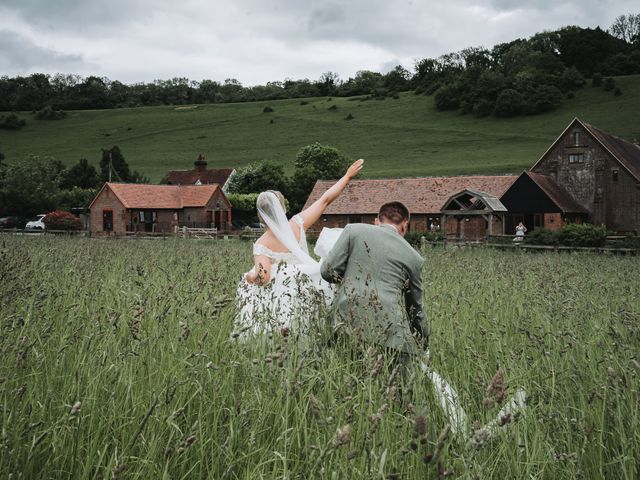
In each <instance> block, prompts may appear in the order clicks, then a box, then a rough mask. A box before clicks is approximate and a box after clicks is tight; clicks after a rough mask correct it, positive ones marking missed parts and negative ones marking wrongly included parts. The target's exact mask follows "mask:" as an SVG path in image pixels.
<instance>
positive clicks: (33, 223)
mask: <svg viewBox="0 0 640 480" xmlns="http://www.w3.org/2000/svg"><path fill="white" fill-rule="evenodd" d="M46 216H47V214H46V213H41V214H40V215H36V217H35V218H32V219H31V220H29V221H28V222H27V224H26V225H25V227H24V228H25V230H44V229H45V226H44V222H43V221H42V220H44V217H46Z"/></svg>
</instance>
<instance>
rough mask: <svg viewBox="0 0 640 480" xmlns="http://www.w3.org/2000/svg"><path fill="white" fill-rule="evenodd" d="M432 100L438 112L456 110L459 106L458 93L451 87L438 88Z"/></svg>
mask: <svg viewBox="0 0 640 480" xmlns="http://www.w3.org/2000/svg"><path fill="white" fill-rule="evenodd" d="M433 99H434V101H435V103H436V108H437V109H438V110H456V109H457V108H458V107H459V106H460V99H459V98H458V91H457V89H456V88H455V87H454V86H453V85H445V86H443V87H440V88H439V89H438V91H437V92H435V94H434V95H433Z"/></svg>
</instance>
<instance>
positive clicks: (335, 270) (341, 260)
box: [320, 225, 351, 283]
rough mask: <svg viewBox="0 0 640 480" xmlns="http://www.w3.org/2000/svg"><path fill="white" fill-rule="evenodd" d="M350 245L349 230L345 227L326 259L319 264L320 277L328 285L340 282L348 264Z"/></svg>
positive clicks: (348, 227) (348, 226)
mask: <svg viewBox="0 0 640 480" xmlns="http://www.w3.org/2000/svg"><path fill="white" fill-rule="evenodd" d="M350 244H351V228H350V225H347V226H346V227H345V229H344V230H343V231H342V234H340V237H338V240H337V241H336V244H335V245H334V246H333V248H332V249H331V251H330V252H329V254H328V255H327V257H326V258H324V259H323V260H322V263H321V264H320V275H322V278H324V279H325V280H326V281H327V282H329V283H338V282H340V281H341V280H342V276H343V275H344V272H345V270H346V269H347V263H348V262H349V249H350Z"/></svg>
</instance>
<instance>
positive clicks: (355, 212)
mask: <svg viewBox="0 0 640 480" xmlns="http://www.w3.org/2000/svg"><path fill="white" fill-rule="evenodd" d="M333 183H334V182H333V181H325V180H320V181H318V182H317V183H316V185H315V186H314V188H313V191H312V192H311V194H310V196H309V199H308V200H307V203H306V205H305V207H306V206H308V205H310V204H311V203H313V202H314V201H315V200H317V199H318V198H319V197H320V195H322V193H323V192H324V191H326V190H327V189H328V188H329V187H330V186H331V185H332V184H333ZM394 200H398V201H401V202H403V203H405V204H406V205H407V207H408V208H409V210H410V211H411V215H412V216H411V223H410V231H414V232H426V231H428V230H430V226H431V225H436V226H437V227H438V229H440V225H442V230H443V231H444V232H445V233H446V234H447V237H449V238H458V239H465V240H478V239H482V238H486V237H487V236H488V235H496V234H500V233H505V234H512V233H514V231H515V226H516V225H517V224H518V223H519V222H523V223H524V224H525V226H526V227H527V229H528V230H529V231H532V230H535V229H536V228H541V227H544V228H548V229H559V228H562V227H563V226H564V225H566V224H567V223H582V222H590V223H594V224H596V225H605V226H606V227H607V228H608V229H609V230H611V231H614V232H619V233H632V234H638V233H640V147H639V146H638V145H636V144H634V143H631V142H628V141H626V140H623V139H621V138H619V137H616V136H614V135H611V134H609V133H606V132H603V131H602V130H600V129H598V128H596V127H594V126H592V125H589V124H588V123H585V122H582V121H581V120H579V119H577V118H576V119H574V120H573V121H572V122H571V123H570V124H569V125H568V126H567V128H566V129H565V130H564V131H563V132H562V133H561V134H560V136H559V137H558V138H557V139H556V140H555V141H554V142H553V143H552V144H551V146H550V147H549V148H548V149H547V151H546V152H545V153H544V154H543V155H542V157H541V158H540V159H539V160H538V161H537V162H536V163H535V164H534V165H533V167H532V168H531V169H530V171H525V172H523V173H522V174H521V175H519V176H514V175H500V176H466V177H464V176H461V177H432V178H431V177H430V178H401V179H378V180H354V181H352V182H351V183H350V184H349V185H347V187H346V188H345V191H344V192H343V194H342V195H341V196H340V197H339V198H338V199H337V200H336V201H335V202H334V203H333V204H331V205H330V206H329V207H328V208H327V210H326V211H325V215H324V216H323V217H322V219H321V220H320V221H319V222H318V224H316V225H315V228H316V229H320V228H322V227H324V226H327V227H342V226H344V225H346V224H347V223H355V222H364V223H372V222H373V221H374V219H375V217H376V215H377V212H378V209H379V208H380V206H381V205H382V204H384V203H386V202H390V201H394Z"/></svg>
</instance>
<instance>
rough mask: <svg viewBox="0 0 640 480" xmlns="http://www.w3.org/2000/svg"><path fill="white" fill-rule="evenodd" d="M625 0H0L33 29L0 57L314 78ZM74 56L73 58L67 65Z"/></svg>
mask: <svg viewBox="0 0 640 480" xmlns="http://www.w3.org/2000/svg"><path fill="white" fill-rule="evenodd" d="M636 2H637V0H617V1H613V0H600V1H597V0H581V1H579V2H578V0H567V1H566V2H558V1H557V0H446V1H445V2H440V1H434V0H397V1H388V0H350V1H344V0H306V1H304V2H301V1H299V0H234V1H231V2H230V1H228V0H179V1H175V0H0V30H1V29H2V28H7V29H11V30H15V31H18V32H20V33H22V34H23V35H24V36H26V37H27V38H32V39H38V41H37V43H38V44H37V45H31V47H29V48H30V49H31V51H32V53H30V54H29V55H27V56H26V57H25V56H24V55H22V54H14V53H12V52H9V51H8V47H7V46H6V45H2V46H0V51H2V52H5V51H7V53H2V54H0V55H2V57H0V67H1V68H2V69H3V70H4V71H16V70H17V69H28V68H31V67H29V66H28V65H29V64H31V65H33V64H35V63H41V64H46V65H49V67H48V68H50V69H51V70H54V71H65V70H67V71H69V70H74V71H78V70H80V71H79V72H78V73H84V74H86V73H97V74H100V75H105V76H108V77H110V78H114V79H116V78H117V79H121V80H123V81H128V82H132V81H149V80H152V79H154V78H166V77H172V76H188V77H190V78H215V79H218V80H222V79H224V78H228V77H233V78H238V79H239V80H240V81H242V82H243V83H245V84H254V83H264V82H266V81H269V80H278V79H283V78H286V77H290V78H305V77H307V78H318V77H319V76H320V74H321V73H322V72H325V71H328V70H331V71H335V72H337V73H339V75H340V76H341V78H348V77H349V76H352V75H353V74H355V72H356V71H358V70H367V69H368V70H379V69H380V68H382V69H383V70H388V69H390V68H393V67H394V66H395V65H396V64H398V63H400V64H402V65H404V66H405V68H408V69H411V68H412V66H413V61H414V60H416V59H420V58H424V57H435V56H438V55H441V54H443V53H447V52H450V51H455V50H460V49H462V48H465V47H469V46H479V45H484V46H485V47H491V46H493V45H494V44H496V43H500V42H504V41H508V40H512V39H514V38H518V37H520V38H522V37H527V36H530V35H532V34H533V33H535V32H539V31H542V30H545V29H554V28H558V27H561V26H564V25H572V24H573V25H576V24H577V25H581V26H592V27H593V26H596V25H600V26H601V27H603V28H607V27H608V26H609V25H610V23H611V22H612V21H613V19H614V18H615V17H616V16H617V15H619V14H621V13H626V12H628V11H635V10H637V6H636ZM3 12H7V13H8V15H3ZM3 16H4V18H3ZM8 18H14V19H16V21H17V22H18V23H20V24H19V25H14V24H13V23H10V22H11V20H7V19H8ZM3 20H4V23H3ZM3 43H6V42H4V41H3ZM20 43H22V42H20ZM43 46H47V47H49V50H47V48H45V47H43ZM18 47H20V45H18V46H15V48H18ZM23 47H24V45H23ZM12 48H13V47H12ZM24 48H27V47H24ZM43 49H44V51H45V52H46V53H42V51H43ZM52 49H53V50H52ZM54 50H55V51H54ZM18 51H19V50H18ZM33 52H35V53H33ZM38 52H40V53H38ZM79 54H81V55H82V57H80V56H79ZM38 56H39V60H38V61H37V62H34V61H32V60H30V59H29V58H38ZM82 60H84V66H85V68H84V69H82V68H78V69H76V68H73V67H74V65H80V66H81V65H82ZM392 64H393V65H392ZM34 68H35V67H34ZM42 68H44V67H42Z"/></svg>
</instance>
